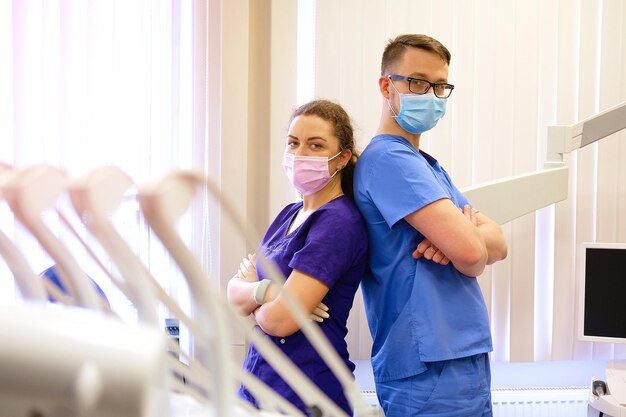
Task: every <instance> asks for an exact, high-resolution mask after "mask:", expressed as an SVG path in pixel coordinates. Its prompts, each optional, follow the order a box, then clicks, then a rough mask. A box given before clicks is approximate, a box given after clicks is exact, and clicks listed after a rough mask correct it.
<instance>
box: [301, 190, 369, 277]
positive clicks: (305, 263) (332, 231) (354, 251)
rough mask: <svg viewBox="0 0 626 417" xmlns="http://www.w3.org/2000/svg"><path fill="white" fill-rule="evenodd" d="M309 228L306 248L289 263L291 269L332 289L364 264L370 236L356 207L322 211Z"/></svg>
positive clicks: (341, 207) (308, 225) (315, 216)
mask: <svg viewBox="0 0 626 417" xmlns="http://www.w3.org/2000/svg"><path fill="white" fill-rule="evenodd" d="M350 205H352V202H350ZM347 208H351V209H347ZM306 226H307V227H306V230H303V231H301V232H302V233H306V238H305V242H304V245H303V247H302V248H301V249H300V250H299V251H297V252H296V253H295V254H294V256H293V258H292V259H291V261H290V262H289V266H290V267H291V268H293V269H297V270H298V271H301V272H304V273H305V274H308V275H311V276H313V277H315V278H316V279H318V280H320V281H322V282H323V283H324V284H326V285H327V286H328V287H329V288H331V287H333V285H334V284H335V283H336V282H337V280H338V279H339V278H340V277H342V276H343V275H345V274H346V273H347V272H348V271H349V270H350V269H352V268H354V267H355V266H356V265H358V264H359V262H360V263H362V264H364V262H365V256H366V252H367V232H366V230H365V225H364V223H363V221H362V219H361V216H360V214H359V213H358V211H357V209H356V207H346V206H345V205H343V204H339V203H338V204H333V207H328V208H323V209H318V210H317V211H316V212H314V213H313V214H312V215H311V218H309V219H308V221H307V224H306Z"/></svg>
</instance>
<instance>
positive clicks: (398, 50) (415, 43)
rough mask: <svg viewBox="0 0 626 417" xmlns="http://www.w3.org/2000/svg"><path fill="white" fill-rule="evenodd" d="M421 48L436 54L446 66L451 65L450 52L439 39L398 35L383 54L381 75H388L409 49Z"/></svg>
mask: <svg viewBox="0 0 626 417" xmlns="http://www.w3.org/2000/svg"><path fill="white" fill-rule="evenodd" d="M409 47H412V48H419V49H424V50H425V51H430V52H434V53H435V54H437V55H439V56H440V57H441V59H442V60H444V61H445V63H446V64H448V65H450V59H451V57H452V56H451V55H450V51H448V48H446V47H445V46H443V44H442V43H441V42H439V41H438V40H437V39H434V38H431V37H430V36H427V35H414V34H407V35H398V36H397V37H396V38H395V39H391V40H389V43H387V46H386V47H385V51H384V52H383V59H382V62H381V65H380V73H381V75H386V74H387V71H388V70H389V68H390V67H391V66H392V65H393V64H395V63H396V62H398V61H399V60H400V59H402V56H404V52H405V51H406V50H407V48H409Z"/></svg>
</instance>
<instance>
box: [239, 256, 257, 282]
mask: <svg viewBox="0 0 626 417" xmlns="http://www.w3.org/2000/svg"><path fill="white" fill-rule="evenodd" d="M236 276H237V277H238V278H241V279H243V280H245V281H248V282H256V281H258V280H259V277H257V275H256V253H255V254H253V255H248V257H247V258H243V260H242V261H241V263H240V264H239V270H238V271H237V274H236Z"/></svg>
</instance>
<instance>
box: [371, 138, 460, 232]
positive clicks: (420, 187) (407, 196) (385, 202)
mask: <svg viewBox="0 0 626 417" xmlns="http://www.w3.org/2000/svg"><path fill="white" fill-rule="evenodd" d="M389 142H391V143H389V144H386V148H385V149H383V150H381V151H380V152H379V153H378V154H377V155H376V157H375V159H373V160H372V161H371V164H370V166H369V168H370V169H369V170H368V175H367V177H366V184H367V185H366V189H367V191H368V194H369V197H370V198H371V200H372V202H373V203H374V204H375V205H376V207H377V208H378V210H379V211H380V213H381V215H382V216H383V218H384V219H385V222H387V224H388V226H389V227H393V226H394V225H395V224H396V223H397V222H398V221H400V220H401V219H403V218H404V217H406V216H407V215H409V214H411V213H413V212H414V211H417V210H419V209H421V208H422V207H425V206H427V205H428V204H430V203H432V202H434V201H437V200H440V199H442V198H448V197H449V194H448V193H447V192H446V190H445V188H444V187H443V186H442V185H441V184H440V183H439V180H438V179H437V177H436V175H435V173H434V172H433V171H432V168H431V167H430V166H429V164H428V161H426V159H425V158H424V157H423V156H421V155H420V154H419V153H417V152H416V151H415V150H413V149H410V148H409V147H408V146H406V145H404V144H399V143H397V142H393V141H389ZM370 172H371V174H370Z"/></svg>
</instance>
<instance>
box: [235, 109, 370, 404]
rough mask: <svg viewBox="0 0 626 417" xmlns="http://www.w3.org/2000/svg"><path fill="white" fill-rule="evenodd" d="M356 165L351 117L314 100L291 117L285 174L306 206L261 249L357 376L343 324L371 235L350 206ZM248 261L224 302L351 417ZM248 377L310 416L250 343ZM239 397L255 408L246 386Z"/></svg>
mask: <svg viewBox="0 0 626 417" xmlns="http://www.w3.org/2000/svg"><path fill="white" fill-rule="evenodd" d="M356 160H357V152H356V150H355V141H354V135H353V129H352V126H351V123H350V118H349V116H348V115H347V113H346V112H345V111H344V110H343V108H342V107H341V106H339V105H337V104H335V103H332V102H329V101H326V100H316V101H312V102H309V103H307V104H304V105H302V106H300V107H299V108H297V109H296V110H295V111H294V113H293V114H292V116H291V120H290V123H289V131H288V133H287V138H286V146H285V154H284V159H283V168H284V170H285V173H286V175H287V176H288V178H289V179H290V181H291V183H292V184H293V186H294V188H295V189H296V190H297V191H298V192H299V193H300V195H301V196H302V201H300V202H297V203H292V204H289V205H288V206H287V207H285V208H284V209H283V210H282V211H281V212H280V213H279V214H278V216H276V218H275V219H274V221H273V222H272V224H271V225H270V227H269V229H268V230H267V232H266V233H265V236H264V238H263V240H262V242H261V244H260V245H259V248H258V251H260V252H262V253H263V254H264V255H265V257H267V258H268V259H269V260H271V261H273V262H274V263H275V264H276V265H277V266H278V268H279V269H280V270H281V271H282V273H283V274H284V275H285V277H286V278H287V279H286V282H285V285H284V287H283V288H284V289H285V290H288V291H289V292H290V294H291V295H292V296H294V297H295V298H296V299H297V300H298V301H299V302H300V305H301V306H302V307H303V308H304V309H305V311H307V312H309V313H310V314H311V318H312V319H314V320H316V321H318V322H319V326H320V329H321V330H322V332H323V333H324V334H325V335H326V337H327V338H328V340H329V341H330V343H331V344H332V345H333V346H334V347H335V349H336V350H337V353H338V354H339V356H340V357H341V358H342V359H343V361H344V362H345V364H346V366H347V367H348V368H349V369H350V370H351V371H354V364H353V363H352V362H350V359H349V355H348V349H347V344H346V341H345V337H346V334H347V332H348V329H347V327H346V322H347V319H348V313H349V312H350V309H351V307H352V303H353V300H354V295H355V293H356V291H357V288H358V286H359V283H360V281H361V279H362V277H363V274H364V270H365V266H366V262H367V247H368V241H367V231H366V229H365V224H364V222H363V220H362V218H361V215H360V213H359V212H358V210H357V208H356V206H355V205H354V202H353V195H352V182H353V173H354V166H355V164H356ZM250 258H251V261H252V262H246V263H245V264H246V265H247V268H246V266H243V267H242V268H240V271H239V272H238V273H237V274H236V275H235V276H234V277H233V278H231V280H230V281H229V283H228V298H229V300H230V302H231V303H232V304H233V305H234V306H236V307H237V308H238V309H239V310H240V312H241V313H242V314H244V315H248V314H254V316H255V318H256V322H257V324H258V326H259V327H260V328H261V330H263V332H265V333H266V334H267V336H268V337H269V338H270V340H271V341H272V342H274V343H275V344H276V346H278V347H279V348H280V349H281V350H282V351H283V352H284V353H285V354H286V355H287V356H289V357H290V358H291V360H292V361H293V362H294V363H295V364H296V365H297V366H298V367H299V368H300V369H301V370H302V371H303V372H304V373H305V374H306V375H307V376H308V377H309V378H311V380H312V381H313V382H314V383H316V384H317V385H318V386H319V387H320V389H321V390H322V391H324V392H325V393H326V394H327V395H328V397H329V398H331V399H332V400H333V401H335V402H336V403H337V404H338V405H339V406H340V407H341V408H342V409H344V410H345V411H346V413H348V415H352V410H351V408H350V405H349V404H348V400H347V399H346V397H345V395H344V393H343V390H342V387H341V385H340V383H339V381H338V380H337V378H336V377H335V376H334V375H333V373H332V372H331V370H330V369H329V368H328V366H327V365H326V363H325V362H324V361H323V360H322V358H321V357H320V356H319V355H318V354H317V352H316V351H315V349H314V348H313V347H312V346H311V344H310V343H309V342H308V340H307V339H306V337H305V336H304V334H303V333H302V332H301V331H300V328H299V325H298V323H297V322H296V321H295V320H294V318H293V317H292V316H291V313H290V312H289V310H288V307H287V303H286V301H285V300H284V298H283V296H282V295H281V290H282V288H279V287H278V286H277V285H276V284H275V283H273V282H272V281H270V280H269V279H268V276H267V275H266V272H265V271H263V268H262V267H261V265H259V264H258V263H256V262H255V259H254V257H250ZM244 369H245V370H246V371H247V372H250V373H252V374H254V375H255V376H257V377H258V378H260V379H261V380H262V381H264V382H265V383H266V384H268V385H269V386H271V387H272V388H274V389H275V390H276V391H277V392H278V393H280V394H281V395H282V396H284V397H285V398H286V399H287V400H289V401H290V402H291V403H293V404H294V405H295V406H297V407H298V408H300V409H301V410H302V411H303V412H304V413H305V414H308V412H309V410H308V407H307V405H306V404H304V403H303V401H302V400H301V399H300V398H299V397H298V396H297V395H296V393H295V392H294V391H293V389H292V388H291V387H290V386H289V385H288V384H287V383H286V382H285V381H284V380H283V379H282V378H281V377H280V376H279V375H278V374H277V373H276V372H275V371H274V369H273V368H272V367H271V366H270V365H269V364H268V363H267V361H266V360H265V359H264V358H263V357H262V356H261V354H260V353H259V352H258V351H257V350H256V348H255V346H254V345H252V344H251V345H250V346H249V349H248V354H247V356H246V360H245V362H244ZM239 395H240V396H241V397H243V398H244V399H246V400H247V401H249V402H251V403H252V404H254V405H257V406H258V403H257V401H256V400H255V398H254V397H253V396H252V395H251V394H250V392H249V391H248V390H247V389H246V387H245V386H242V387H240V389H239Z"/></svg>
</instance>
